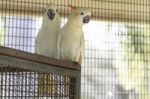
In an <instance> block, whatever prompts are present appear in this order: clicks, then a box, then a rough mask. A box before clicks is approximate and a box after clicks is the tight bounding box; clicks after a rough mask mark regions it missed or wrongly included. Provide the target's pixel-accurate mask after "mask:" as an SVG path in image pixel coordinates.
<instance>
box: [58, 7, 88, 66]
mask: <svg viewBox="0 0 150 99" xmlns="http://www.w3.org/2000/svg"><path fill="white" fill-rule="evenodd" d="M90 16H91V12H90V10H89V9H86V8H76V9H74V11H73V12H72V13H71V15H70V16H69V17H68V21H67V23H66V24H65V26H64V27H63V28H62V29H61V31H60V32H59V35H58V42H57V51H58V52H57V57H58V58H60V59H63V60H67V61H71V62H77V63H78V64H81V59H82V57H83V50H84V43H85V40H84V33H83V31H82V25H83V24H84V23H88V22H87V20H86V17H88V18H87V19H88V21H89V20H90ZM84 19H85V20H84Z"/></svg>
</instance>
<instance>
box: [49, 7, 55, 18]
mask: <svg viewBox="0 0 150 99" xmlns="http://www.w3.org/2000/svg"><path fill="white" fill-rule="evenodd" d="M47 16H48V18H49V19H51V20H52V19H54V17H55V11H54V10H53V9H49V10H48V11H47Z"/></svg>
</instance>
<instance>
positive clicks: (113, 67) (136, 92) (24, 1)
mask: <svg viewBox="0 0 150 99" xmlns="http://www.w3.org/2000/svg"><path fill="white" fill-rule="evenodd" d="M50 2H53V3H55V4H56V5H57V6H58V9H59V10H58V11H59V13H60V14H61V18H62V26H63V25H64V24H65V23H66V22H67V20H66V19H67V17H68V15H69V14H70V13H71V11H70V9H69V8H68V7H67V6H68V4H72V5H75V6H79V7H87V8H90V9H91V11H92V19H91V22H90V23H89V24H87V25H84V27H83V31H84V32H85V40H86V47H85V56H84V62H83V64H82V74H81V78H82V79H81V99H149V98H150V93H149V92H150V84H149V78H150V75H149V65H150V57H149V56H150V46H149V44H150V39H149V37H150V10H149V9H150V8H149V7H150V1H149V0H76V1H75V0H61V1H59V0H37V1H35V0H30V1H29V0H11V1H9V0H0V45H2V46H7V47H11V48H15V49H20V50H24V51H28V52H32V53H34V47H35V45H34V40H35V37H36V34H37V32H38V30H39V29H40V25H41V21H42V14H43V8H44V6H45V5H46V4H48V3H50ZM2 75H3V74H2ZM64 93H66V92H64Z"/></svg>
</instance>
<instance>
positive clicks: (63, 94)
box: [0, 48, 80, 99]
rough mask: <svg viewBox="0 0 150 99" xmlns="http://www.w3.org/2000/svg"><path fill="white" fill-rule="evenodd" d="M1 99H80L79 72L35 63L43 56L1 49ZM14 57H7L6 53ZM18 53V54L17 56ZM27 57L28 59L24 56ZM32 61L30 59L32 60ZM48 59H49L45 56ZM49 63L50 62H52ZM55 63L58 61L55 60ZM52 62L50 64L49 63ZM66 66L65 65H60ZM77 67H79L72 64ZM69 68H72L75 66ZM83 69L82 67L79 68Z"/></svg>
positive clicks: (44, 63)
mask: <svg viewBox="0 0 150 99" xmlns="http://www.w3.org/2000/svg"><path fill="white" fill-rule="evenodd" d="M0 50H1V51H0V53H1V54H2V55H0V98H1V99H20V98H22V99H79V98H80V70H79V68H67V65H68V66H69V65H70V64H65V63H64V64H65V65H64V66H63V65H61V66H59V65H58V64H53V65H52V64H50V63H53V62H49V61H47V62H43V61H41V62H43V63H40V62H38V63H37V62H36V61H38V59H36V57H38V58H40V60H43V59H44V58H43V59H42V57H39V56H35V55H33V54H30V53H23V52H18V51H17V50H12V49H8V48H0ZM2 50H3V51H4V50H5V51H9V52H13V53H15V54H8V53H7V52H6V53H5V52H3V51H2ZM16 54H17V55H16ZM23 54H24V55H28V56H27V57H26V59H25V56H23V57H22V55H23ZM29 56H30V58H32V60H30V58H28V57H29ZM46 58H47V57H46ZM49 60H50V59H49ZM55 62H58V61H57V60H55ZM48 63H49V64H48ZM61 64H63V62H62V63H61ZM54 65H57V67H56V66H54ZM72 66H76V67H78V66H77V65H72ZM72 66H70V67H72ZM79 67H80V66H79Z"/></svg>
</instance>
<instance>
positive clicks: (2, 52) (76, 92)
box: [0, 47, 81, 99]
mask: <svg viewBox="0 0 150 99" xmlns="http://www.w3.org/2000/svg"><path fill="white" fill-rule="evenodd" d="M9 68H10V69H9ZM13 68H17V69H18V70H17V72H18V71H21V70H23V71H25V72H26V71H29V72H38V73H47V74H49V73H50V74H53V73H54V74H57V75H64V76H66V75H67V76H70V77H74V78H75V81H76V82H73V84H69V86H70V87H72V90H73V92H69V94H70V93H71V94H72V95H73V97H72V98H61V96H60V97H59V98H58V99H80V78H81V77H80V75H81V67H80V66H79V65H77V64H75V63H69V62H65V61H63V60H57V59H53V58H50V57H45V56H41V55H37V54H32V53H28V52H24V51H20V50H15V49H11V48H6V47H0V76H1V73H2V72H4V71H3V69H5V70H9V72H10V71H11V72H13ZM3 75H5V74H3ZM1 79H2V78H1ZM72 81H74V80H72ZM69 83H71V82H69ZM43 84H45V83H43ZM72 85H73V86H72ZM0 86H1V88H2V87H3V85H2V82H1V83H0ZM8 87H9V85H8ZM1 91H2V90H1ZM69 91H71V90H70V89H69ZM0 93H1V92H0ZM43 96H44V94H43ZM0 97H2V95H1V96H0ZM5 97H6V96H3V97H2V98H1V99H3V98H5ZM36 97H38V98H39V97H41V96H40V95H37V96H36ZM46 97H47V96H46ZM49 97H50V96H49ZM53 97H57V95H56V96H55V95H53ZM23 99H26V98H23ZM29 99H30V98H29ZM44 99H45V98H44ZM46 99H47V98H46ZM48 99H51V97H50V98H48ZM52 99H54V98H52ZM55 99H57V98H55Z"/></svg>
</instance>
